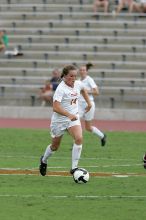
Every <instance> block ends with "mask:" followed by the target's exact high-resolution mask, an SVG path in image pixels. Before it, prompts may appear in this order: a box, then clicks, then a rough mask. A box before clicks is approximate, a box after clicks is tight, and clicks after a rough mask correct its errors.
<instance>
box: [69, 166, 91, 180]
mask: <svg viewBox="0 0 146 220" xmlns="http://www.w3.org/2000/svg"><path fill="white" fill-rule="evenodd" d="M73 179H74V181H75V182H76V183H87V182H88V181H89V173H88V171H87V170H85V169H84V168H78V169H77V170H76V171H75V172H74V174H73Z"/></svg>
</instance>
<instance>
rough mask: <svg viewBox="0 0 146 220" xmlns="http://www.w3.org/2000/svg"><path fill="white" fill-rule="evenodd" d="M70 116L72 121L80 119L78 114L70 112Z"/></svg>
mask: <svg viewBox="0 0 146 220" xmlns="http://www.w3.org/2000/svg"><path fill="white" fill-rule="evenodd" d="M68 118H69V119H70V120H71V121H76V120H78V117H77V116H76V115H73V114H70V115H69V116H68Z"/></svg>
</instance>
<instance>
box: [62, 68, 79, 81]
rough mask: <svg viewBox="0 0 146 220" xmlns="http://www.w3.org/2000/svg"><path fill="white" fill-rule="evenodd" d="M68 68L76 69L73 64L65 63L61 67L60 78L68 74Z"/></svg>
mask: <svg viewBox="0 0 146 220" xmlns="http://www.w3.org/2000/svg"><path fill="white" fill-rule="evenodd" d="M70 70H77V67H76V66H74V65H67V66H65V67H64V68H63V70H62V73H61V78H63V77H64V76H66V75H68V73H69V71H70Z"/></svg>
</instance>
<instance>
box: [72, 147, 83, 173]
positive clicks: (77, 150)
mask: <svg viewBox="0 0 146 220" xmlns="http://www.w3.org/2000/svg"><path fill="white" fill-rule="evenodd" d="M81 152H82V144H81V145H77V144H75V143H74V144H73V148H72V169H74V168H77V167H78V162H79V159H80V156H81Z"/></svg>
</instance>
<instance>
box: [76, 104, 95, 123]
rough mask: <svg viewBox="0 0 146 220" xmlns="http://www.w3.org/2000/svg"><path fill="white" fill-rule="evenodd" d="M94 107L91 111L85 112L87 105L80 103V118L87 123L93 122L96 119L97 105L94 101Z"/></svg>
mask: <svg viewBox="0 0 146 220" xmlns="http://www.w3.org/2000/svg"><path fill="white" fill-rule="evenodd" d="M91 104H92V107H91V109H90V111H88V112H85V108H86V106H87V104H86V103H85V102H79V116H80V118H83V119H84V120H85V121H91V120H93V118H94V113H95V103H94V101H91Z"/></svg>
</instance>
